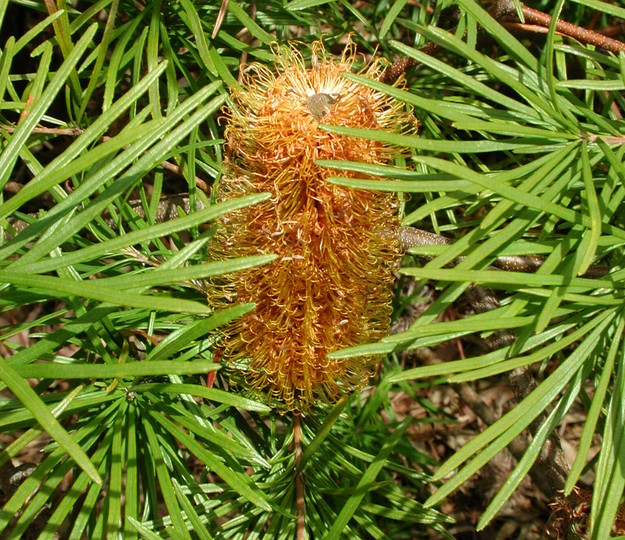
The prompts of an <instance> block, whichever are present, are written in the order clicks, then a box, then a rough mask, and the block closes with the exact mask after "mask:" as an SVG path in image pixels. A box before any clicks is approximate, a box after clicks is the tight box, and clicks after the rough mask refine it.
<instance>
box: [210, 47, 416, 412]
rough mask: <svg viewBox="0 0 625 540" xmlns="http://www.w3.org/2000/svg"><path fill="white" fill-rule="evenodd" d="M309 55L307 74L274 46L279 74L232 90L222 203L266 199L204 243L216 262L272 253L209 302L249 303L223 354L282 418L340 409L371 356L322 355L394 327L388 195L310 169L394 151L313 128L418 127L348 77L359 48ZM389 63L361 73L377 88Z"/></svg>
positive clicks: (395, 251) (298, 60)
mask: <svg viewBox="0 0 625 540" xmlns="http://www.w3.org/2000/svg"><path fill="white" fill-rule="evenodd" d="M311 52H312V65H310V66H309V67H307V66H306V63H305V61H304V58H303V57H302V55H301V54H300V53H299V52H298V51H297V50H296V49H295V48H294V47H290V48H285V49H281V50H279V51H278V52H277V55H276V58H277V59H276V65H275V70H272V69H269V68H267V67H265V66H262V65H256V64H253V65H250V66H248V68H247V69H246V70H245V73H244V75H243V78H242V88H241V89H239V90H236V91H234V93H233V96H232V98H233V102H234V106H233V107H232V108H230V109H229V111H228V112H227V120H228V125H227V127H226V138H227V141H228V152H227V154H228V155H227V160H226V172H225V174H224V177H223V179H222V180H221V183H220V186H219V192H218V193H219V199H220V200H227V199H232V198H235V197H239V196H241V195H244V194H249V193H257V192H263V191H268V192H271V193H272V197H271V199H270V200H268V201H267V202H265V203H262V204H260V205H256V206H254V207H251V208H246V209H243V210H239V211H237V212H234V213H231V214H228V215H226V216H224V217H223V218H222V219H221V227H220V228H219V229H218V231H217V233H216V236H215V238H214V241H213V242H212V247H211V252H212V254H213V256H214V257H215V258H217V259H225V258H231V257H238V256H246V255H257V254H260V253H275V254H277V255H278V258H277V259H276V260H275V261H274V262H273V263H272V264H271V265H268V266H263V267H259V268H255V269H252V270H248V271H245V272H241V273H238V274H236V275H233V276H229V278H230V279H228V280H225V281H224V282H214V283H213V284H212V287H211V289H210V293H209V300H210V301H211V302H213V303H214V304H215V305H223V304H224V302H233V301H236V302H254V303H255V304H256V308H255V309H254V310H253V311H252V312H251V313H249V314H248V315H246V316H244V317H242V318H240V319H238V320H236V321H235V322H233V323H232V324H231V325H230V326H229V327H228V328H226V339H225V342H224V348H225V350H224V355H223V357H224V358H225V359H226V362H227V363H228V365H229V366H230V367H231V368H232V369H233V370H234V371H235V374H238V375H239V376H240V378H242V379H243V381H244V385H245V386H246V387H247V388H248V389H250V390H252V391H254V392H256V391H258V392H259V393H260V394H262V395H264V396H265V398H266V399H267V400H268V401H270V402H271V403H273V404H274V405H276V406H277V408H279V409H281V410H283V411H288V410H299V411H305V410H306V409H308V408H309V407H310V406H311V405H314V404H319V403H328V402H330V403H331V402H335V401H336V400H337V399H339V397H340V396H341V395H344V394H345V393H347V392H351V391H353V390H355V389H358V388H360V387H362V386H363V385H364V384H366V383H367V381H368V380H369V378H370V376H371V375H372V374H373V372H374V371H375V368H376V364H377V363H378V361H379V358H354V359H345V360H330V359H328V358H327V354H328V353H329V352H331V351H336V350H338V349H342V348H344V347H348V346H352V345H357V344H362V343H368V342H372V341H376V340H379V339H380V338H382V337H384V336H385V335H386V334H387V333H388V332H389V324H390V316H391V298H392V292H391V286H392V283H393V274H392V270H393V268H394V266H395V264H396V263H397V260H398V259H399V257H400V256H401V248H400V245H399V241H398V240H397V235H396V234H394V231H397V230H398V229H399V221H398V217H397V211H398V200H397V198H396V196H395V195H394V194H388V193H377V192H373V191H362V190H359V191H357V190H353V189H349V188H344V187H340V186H335V185H332V184H329V183H328V182H327V181H326V179H327V178H328V177H329V176H330V175H331V174H332V172H331V171H330V170H329V169H327V168H323V167H320V166H318V165H315V161H316V160H319V159H338V160H349V161H360V162H364V163H377V164H381V163H387V162H389V160H390V159H391V158H392V156H393V155H394V154H396V153H397V152H398V150H397V149H396V148H390V147H388V146H385V145H383V144H381V143H379V142H374V141H367V140H364V139H359V138H355V137H347V136H344V135H337V134H334V133H329V132H328V131H324V130H322V129H320V128H319V124H320V123H324V124H334V125H341V126H353V127H359V128H371V129H386V130H392V131H395V132H401V131H405V130H407V129H410V127H409V126H412V125H414V119H413V118H412V116H411V115H410V114H409V113H407V112H406V111H405V110H404V106H403V105H402V104H401V103H398V102H396V101H395V100H393V99H392V98H390V97H388V96H387V95H385V94H382V93H379V92H375V91H373V90H371V89H369V88H366V87H364V86H362V85H360V84H356V83H354V82H351V81H349V80H347V79H345V78H344V77H343V74H344V73H348V72H351V71H352V68H353V65H354V63H355V61H356V54H355V48H354V46H353V45H351V44H349V45H347V47H346V48H345V50H344V52H343V54H342V56H341V57H338V58H335V57H332V56H330V55H328V54H327V53H326V52H325V50H324V48H323V45H322V44H321V43H320V42H317V43H315V44H313V45H312V46H311ZM384 68H385V64H384V63H383V61H381V60H375V61H373V62H371V63H370V64H368V65H367V66H366V67H365V68H363V69H362V70H361V71H360V74H361V75H363V76H365V77H369V78H371V79H375V80H378V79H379V78H380V75H381V74H382V73H383V71H384ZM400 84H401V83H400Z"/></svg>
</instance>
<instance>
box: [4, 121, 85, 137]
mask: <svg viewBox="0 0 625 540" xmlns="http://www.w3.org/2000/svg"><path fill="white" fill-rule="evenodd" d="M16 129H17V127H16V126H7V125H4V124H0V130H3V131H6V132H7V133H15V130H16ZM82 132H83V130H82V128H79V127H69V128H51V127H36V128H34V129H33V130H32V131H31V133H34V134H36V135H67V136H69V137H78V135H80V134H81V133H82Z"/></svg>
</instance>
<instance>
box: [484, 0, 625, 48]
mask: <svg viewBox="0 0 625 540" xmlns="http://www.w3.org/2000/svg"><path fill="white" fill-rule="evenodd" d="M521 12H522V14H523V17H524V19H525V23H530V24H535V25H538V26H541V27H543V28H549V27H550V25H551V22H552V20H553V17H552V16H551V15H548V14H547V13H543V12H542V11H538V10H537V9H534V8H530V7H527V6H526V5H524V4H521ZM493 14H494V16H495V18H496V19H501V18H503V17H506V16H516V10H515V7H514V3H513V2H511V1H510V0H502V1H500V2H497V4H496V6H495V8H494V10H493ZM556 32H558V33H559V34H561V35H564V36H568V37H571V38H573V39H576V40H578V41H580V42H582V43H588V44H590V45H595V46H597V47H601V48H602V49H605V50H606V51H610V52H613V53H614V54H618V53H619V52H625V43H623V42H622V41H619V40H617V39H612V38H610V37H608V36H605V35H603V34H599V33H598V32H594V31H592V30H588V29H587V28H584V27H582V26H578V25H576V24H572V23H569V22H566V21H561V20H558V21H557V22H556Z"/></svg>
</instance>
